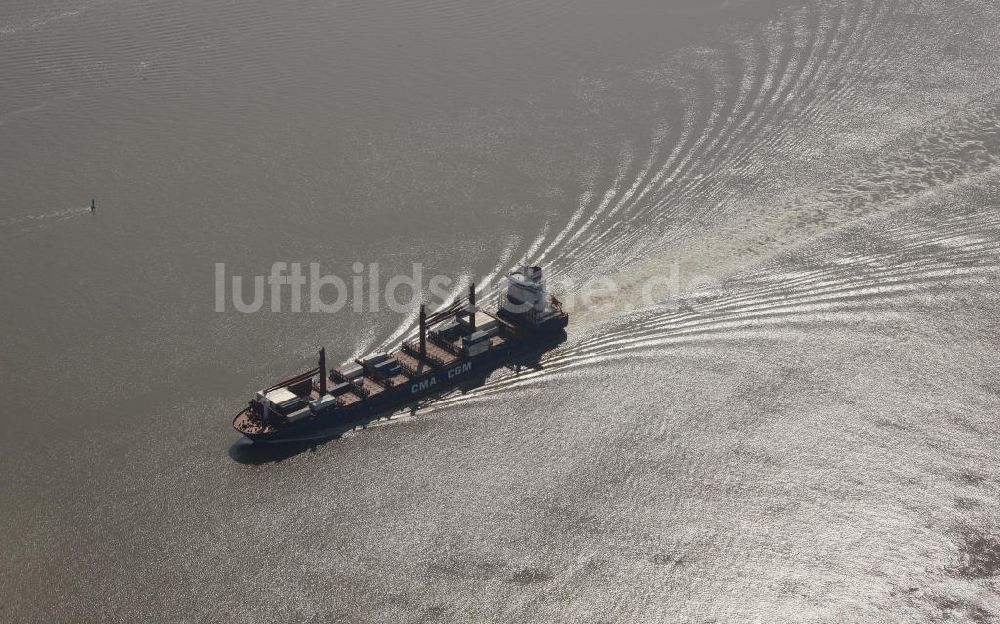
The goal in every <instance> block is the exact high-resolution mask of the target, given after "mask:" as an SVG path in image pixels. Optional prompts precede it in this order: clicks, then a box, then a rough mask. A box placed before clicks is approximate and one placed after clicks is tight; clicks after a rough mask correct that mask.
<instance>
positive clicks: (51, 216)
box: [0, 207, 90, 229]
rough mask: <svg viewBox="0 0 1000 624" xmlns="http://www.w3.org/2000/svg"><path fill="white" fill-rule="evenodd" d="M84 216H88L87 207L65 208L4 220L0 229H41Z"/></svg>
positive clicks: (0, 223) (88, 209) (0, 222)
mask: <svg viewBox="0 0 1000 624" xmlns="http://www.w3.org/2000/svg"><path fill="white" fill-rule="evenodd" d="M86 214H90V208H89V207H83V208H65V209H63V210H54V211H52V212H46V213H43V214H35V215H25V216H23V217H13V218H11V219H6V220H3V221H0V228H11V229H33V228H37V227H42V226H44V225H46V224H48V223H51V222H53V221H64V220H66V219H73V218H76V217H81V216H83V215H86Z"/></svg>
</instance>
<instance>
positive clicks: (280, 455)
mask: <svg viewBox="0 0 1000 624" xmlns="http://www.w3.org/2000/svg"><path fill="white" fill-rule="evenodd" d="M565 341H566V333H565V332H560V333H559V334H557V335H555V336H554V337H553V338H552V339H551V340H549V341H546V342H545V343H544V344H542V345H539V347H538V348H534V349H530V350H527V351H523V352H521V353H519V354H517V355H514V356H512V357H511V358H510V359H509V360H508V361H506V362H504V363H503V364H501V365H499V366H494V367H492V368H490V369H489V370H486V371H484V372H483V373H482V374H480V375H477V376H475V377H471V378H470V379H469V380H468V381H466V382H464V383H461V384H459V385H457V386H454V387H452V388H449V389H447V390H446V391H444V392H443V393H441V394H438V395H434V396H430V397H425V398H421V399H417V400H415V401H413V402H411V403H410V404H408V405H407V406H406V407H405V409H396V410H393V411H389V412H381V413H376V414H372V415H370V416H368V417H365V418H360V419H355V420H352V421H351V422H349V423H344V424H341V425H337V426H334V427H331V428H330V429H328V430H327V431H326V432H324V433H322V434H318V435H315V436H310V437H309V439H305V440H289V441H285V442H270V443H259V442H258V443H254V442H250V441H249V440H239V441H237V442H235V443H233V445H232V446H230V447H229V457H231V458H232V459H233V461H236V462H238V463H240V464H247V465H261V464H271V463H277V462H280V461H283V460H285V459H289V458H291V457H294V456H296V455H299V454H300V453H305V452H315V451H316V450H317V449H318V448H319V447H321V446H325V445H326V444H327V443H329V442H333V441H335V440H338V439H340V438H342V437H343V436H344V435H345V434H347V433H349V432H351V431H356V430H359V429H366V428H368V426H369V425H371V424H373V423H378V422H379V421H383V420H392V419H393V418H398V417H400V416H403V415H406V416H411V417H415V416H417V415H418V413H419V412H420V410H421V408H424V407H426V406H428V405H432V404H433V403H436V402H437V401H440V400H441V399H443V398H446V397H453V396H455V395H456V394H459V395H463V394H468V393H470V392H474V391H475V390H476V389H478V388H482V387H483V386H485V385H486V383H487V381H488V380H489V377H490V375H492V374H493V373H495V372H496V371H498V370H500V369H502V368H506V369H508V370H510V371H511V373H512V374H513V375H514V376H517V375H519V374H521V373H523V372H536V371H540V370H544V368H545V366H544V365H543V364H542V356H543V355H545V353H546V352H548V351H549V350H551V349H553V348H555V347H556V346H558V345H560V344H562V343H563V342H565Z"/></svg>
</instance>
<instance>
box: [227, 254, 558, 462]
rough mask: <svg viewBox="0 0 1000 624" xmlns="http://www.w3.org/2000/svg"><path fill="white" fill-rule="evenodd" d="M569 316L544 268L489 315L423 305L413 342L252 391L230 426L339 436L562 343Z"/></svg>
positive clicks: (508, 290) (278, 435) (253, 436)
mask: <svg viewBox="0 0 1000 624" xmlns="http://www.w3.org/2000/svg"><path fill="white" fill-rule="evenodd" d="M568 323H569V316H568V315H567V314H566V312H565V311H564V310H563V307H562V304H561V303H560V302H559V300H558V299H556V298H555V297H553V296H551V295H550V294H548V293H547V292H546V289H545V284H544V282H543V281H542V269H541V268H540V267H537V266H531V267H525V268H522V269H519V270H516V271H513V272H511V273H510V274H508V275H507V276H506V280H505V283H504V287H503V288H502V289H501V291H500V293H499V295H498V301H497V307H496V310H494V311H489V310H486V309H483V308H480V307H479V306H477V305H476V286H475V283H473V284H472V285H471V286H470V287H469V296H468V299H467V300H462V301H458V302H456V303H455V304H453V305H451V306H448V307H447V308H445V309H443V310H441V311H438V312H435V313H433V314H429V315H428V314H427V312H426V309H425V307H424V306H423V305H421V306H420V328H419V333H418V336H417V338H416V341H415V342H414V341H404V342H403V343H402V344H401V345H400V346H399V348H398V349H397V350H395V351H392V352H388V353H378V354H374V355H370V356H368V357H364V358H358V359H355V360H353V361H351V362H347V363H345V364H343V365H341V366H340V367H339V368H332V369H330V370H329V371H327V366H326V350H325V349H320V351H319V366H317V367H316V368H313V369H311V370H308V371H305V372H303V373H301V374H299V375H296V376H294V377H291V378H290V379H285V380H284V381H281V382H279V383H277V384H275V385H273V386H270V387H268V388H264V389H263V390H260V391H259V392H257V393H256V394H255V395H254V397H253V398H252V399H251V400H250V402H249V404H248V405H247V407H246V408H244V409H243V410H242V411H241V412H240V413H239V414H237V415H236V418H234V419H233V427H234V428H235V429H236V430H237V431H239V432H240V433H241V434H243V435H244V436H246V437H247V438H249V439H250V440H253V441H254V442H292V441H298V440H304V439H310V438H316V437H321V436H323V435H324V434H329V433H330V432H332V431H341V430H345V429H347V428H350V427H351V426H352V425H355V424H357V423H360V422H365V421H367V420H371V419H372V418H374V417H376V416H378V415H379V414H382V413H387V412H391V411H395V410H398V409H400V408H403V407H406V406H408V405H412V404H414V403H416V402H417V401H418V400H420V399H424V398H427V397H429V396H432V395H435V394H440V393H441V392H443V391H445V390H448V389H450V388H454V387H456V386H459V385H463V384H464V383H466V382H467V381H469V380H471V379H474V378H478V377H485V376H486V375H488V374H489V373H490V372H491V371H493V370H495V369H497V368H499V367H501V366H504V365H506V364H508V363H511V362H513V361H514V360H515V359H517V357H518V356H519V355H521V354H523V353H525V352H542V351H545V350H547V349H549V348H551V347H552V346H554V345H555V344H558V342H560V341H561V340H562V339H564V338H565V328H566V325H567V324H568Z"/></svg>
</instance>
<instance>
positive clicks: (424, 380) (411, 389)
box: [234, 322, 566, 444]
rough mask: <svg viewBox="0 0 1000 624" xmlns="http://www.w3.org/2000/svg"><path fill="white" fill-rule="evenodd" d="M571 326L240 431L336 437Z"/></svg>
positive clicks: (270, 439) (271, 436)
mask: <svg viewBox="0 0 1000 624" xmlns="http://www.w3.org/2000/svg"><path fill="white" fill-rule="evenodd" d="M565 326H566V323H565V322H563V323H556V324H553V325H552V326H550V327H546V328H544V330H543V331H539V332H537V333H534V334H532V335H531V336H530V338H527V339H524V340H519V341H516V342H512V343H509V344H508V345H505V346H504V348H501V349H495V350H490V351H487V352H485V353H483V354H481V355H478V356H471V357H466V358H460V359H459V360H458V361H457V362H453V363H451V364H449V365H447V366H443V367H440V368H438V369H434V370H432V371H430V372H429V373H427V374H425V375H422V376H420V377H417V378H414V379H411V380H410V381H409V382H408V383H405V384H400V385H398V386H394V387H391V388H387V389H386V390H384V391H383V392H381V393H380V394H379V395H377V396H373V397H371V398H369V399H367V400H365V401H364V402H362V403H358V404H355V405H351V406H348V407H336V408H332V409H329V410H326V411H324V412H317V413H315V414H313V416H312V417H310V418H307V419H305V420H303V421H301V422H298V423H295V424H291V425H288V426H285V427H282V428H280V429H278V430H275V431H267V432H247V431H240V433H242V434H243V435H244V436H245V437H246V438H248V439H249V440H251V441H253V442H255V443H263V444H279V443H291V442H301V441H304V440H311V439H324V438H329V437H336V436H337V435H340V434H342V433H344V432H346V431H349V430H350V429H353V428H355V427H357V426H359V425H361V424H364V423H367V422H371V421H373V420H376V419H377V418H379V417H381V416H383V415H386V414H389V413H392V412H395V411H398V410H400V409H403V408H406V407H409V406H413V405H416V404H418V403H419V402H420V401H421V400H426V399H428V398H430V397H434V396H436V395H440V394H442V393H444V392H446V391H448V390H451V389H454V388H456V387H461V386H463V385H466V384H468V383H470V382H472V381H474V380H477V379H485V377H487V376H488V375H489V374H490V373H492V372H493V371H495V370H497V369H498V368H502V367H503V366H506V365H509V364H518V363H519V362H521V360H522V358H523V357H524V356H526V355H527V356H531V355H541V353H543V352H545V351H548V350H549V349H551V348H553V347H554V346H556V345H557V344H559V343H560V342H563V341H564V340H565V339H566V333H565V331H564V328H565ZM238 418H239V416H237V419H238ZM234 426H235V421H234ZM237 430H239V428H237Z"/></svg>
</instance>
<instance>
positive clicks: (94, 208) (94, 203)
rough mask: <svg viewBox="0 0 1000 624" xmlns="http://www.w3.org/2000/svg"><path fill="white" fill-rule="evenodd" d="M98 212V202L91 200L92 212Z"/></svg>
mask: <svg viewBox="0 0 1000 624" xmlns="http://www.w3.org/2000/svg"><path fill="white" fill-rule="evenodd" d="M95 210H97V202H96V201H95V200H94V199H91V200H90V211H91V212H94V211H95Z"/></svg>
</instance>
